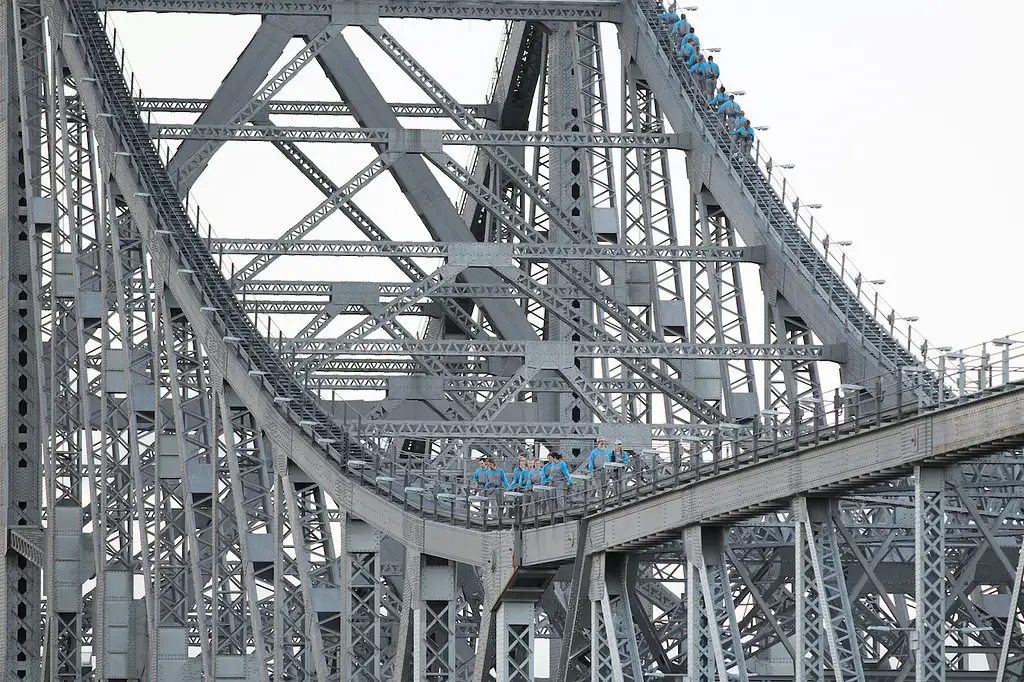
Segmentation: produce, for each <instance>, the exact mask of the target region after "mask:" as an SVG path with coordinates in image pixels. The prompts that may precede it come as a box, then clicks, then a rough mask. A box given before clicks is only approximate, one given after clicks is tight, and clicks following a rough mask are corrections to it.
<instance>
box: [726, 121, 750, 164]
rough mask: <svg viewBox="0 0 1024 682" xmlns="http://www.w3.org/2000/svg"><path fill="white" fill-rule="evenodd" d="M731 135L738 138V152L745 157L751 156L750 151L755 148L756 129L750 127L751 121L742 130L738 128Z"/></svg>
mask: <svg viewBox="0 0 1024 682" xmlns="http://www.w3.org/2000/svg"><path fill="white" fill-rule="evenodd" d="M731 134H732V135H735V136H736V145H737V151H739V153H740V154H742V155H743V156H749V155H750V149H751V148H752V147H753V146H754V129H753V128H752V127H750V121H747V125H745V126H743V127H742V128H736V130H734V131H732V133H731ZM734 154H735V152H734Z"/></svg>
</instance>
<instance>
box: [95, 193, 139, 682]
mask: <svg viewBox="0 0 1024 682" xmlns="http://www.w3.org/2000/svg"><path fill="white" fill-rule="evenodd" d="M107 187H108V188H111V186H110V185H108V186H107ZM105 199H106V201H105V219H106V221H107V226H106V229H107V230H109V232H110V241H109V248H110V254H111V256H112V257H110V259H109V263H108V262H105V261H106V258H107V256H106V254H104V256H103V257H102V260H101V261H100V264H101V267H102V268H103V270H104V272H102V273H101V274H102V296H103V299H104V301H111V302H112V303H113V306H112V307H110V308H109V309H106V310H104V313H105V314H104V318H105V319H104V320H103V321H102V322H101V328H100V340H101V344H100V345H101V349H100V350H101V353H102V355H101V364H100V381H99V388H100V390H99V396H100V400H99V405H100V409H99V418H100V420H101V422H102V423H101V425H100V428H99V429H98V431H99V436H100V438H99V450H100V457H99V461H98V476H97V478H98V483H99V485H98V486H97V487H96V490H95V493H94V494H96V495H98V496H99V498H100V499H99V504H98V506H99V515H98V516H97V517H96V518H95V519H94V526H95V530H94V534H95V535H94V539H95V541H96V543H97V553H98V555H99V556H98V557H97V564H98V567H99V568H98V570H99V573H98V575H97V577H96V591H95V597H94V599H93V603H94V608H95V612H96V622H95V641H94V652H95V655H96V656H97V659H102V660H98V661H97V666H96V674H97V675H100V676H106V677H110V678H115V679H116V678H119V677H131V676H132V675H133V674H135V670H134V668H135V666H134V665H131V666H129V663H128V657H129V656H130V655H131V653H132V652H133V651H134V650H135V648H136V646H137V644H138V643H137V642H136V641H135V638H136V637H137V635H138V634H140V633H136V632H134V631H133V628H132V627H131V624H130V621H129V613H130V608H129V607H130V605H131V602H132V593H133V585H132V583H133V581H134V580H135V576H136V571H138V570H139V568H142V569H143V576H140V577H141V578H142V579H143V580H144V582H145V584H146V585H150V584H152V583H151V580H152V557H153V555H152V553H151V552H150V548H149V540H150V537H149V532H148V531H149V530H150V529H149V527H148V525H147V522H148V519H146V515H145V514H141V513H138V511H137V510H138V509H139V508H141V507H142V506H143V505H142V502H143V501H144V499H145V495H144V494H143V488H149V487H150V486H151V485H152V479H151V478H150V479H149V481H144V480H143V475H142V472H143V471H144V470H147V471H151V470H152V469H151V468H150V467H151V466H152V465H153V461H152V458H153V449H152V447H151V446H150V447H146V448H145V454H146V456H147V460H148V461H147V463H146V464H147V465H148V466H144V465H143V463H142V461H141V460H142V456H143V450H144V446H143V445H142V441H143V439H142V438H141V437H140V436H141V433H143V432H145V433H147V435H148V434H149V433H152V431H153V423H154V421H155V419H156V415H155V412H156V404H155V401H156V387H155V385H154V384H153V381H152V378H151V377H152V371H153V367H152V362H153V350H152V346H151V339H150V334H151V330H152V324H153V319H152V318H153V315H152V311H151V308H150V305H151V304H150V296H151V294H152V289H151V281H150V277H149V272H148V264H147V260H146V255H145V250H144V248H143V246H142V238H141V235H140V234H139V232H138V230H137V229H135V226H134V224H133V223H132V222H131V219H130V217H129V216H127V215H126V214H120V213H119V212H118V210H117V205H118V203H119V202H120V201H121V197H120V196H119V195H116V194H115V193H114V192H113V191H108V192H107V195H106V196H105ZM105 245H106V244H105ZM105 307H106V306H105ZM83 310H84V309H83ZM80 322H81V323H84V322H85V320H80ZM83 340H84V339H83ZM90 395H91V392H90ZM82 399H83V400H91V398H89V399H87V398H85V397H84V395H83V397H82ZM145 440H146V443H147V444H151V443H152V440H150V439H149V438H146V439H145ZM147 483H148V484H149V485H147ZM135 524H138V527H137V528H136V527H134V526H135ZM136 538H137V539H136ZM140 553H141V556H142V559H143V560H142V562H141V566H137V564H136V557H137V556H138V555H139V554H140ZM147 592H148V590H147ZM147 597H148V598H149V599H151V598H152V595H151V594H147ZM149 599H147V601H149ZM152 606H153V605H152V603H150V609H149V611H150V613H152V610H153V609H152Z"/></svg>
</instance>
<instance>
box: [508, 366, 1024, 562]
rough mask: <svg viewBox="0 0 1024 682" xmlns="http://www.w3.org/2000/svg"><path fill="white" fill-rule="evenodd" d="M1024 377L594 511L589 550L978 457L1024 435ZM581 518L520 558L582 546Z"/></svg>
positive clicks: (571, 552) (550, 532) (531, 532)
mask: <svg viewBox="0 0 1024 682" xmlns="http://www.w3.org/2000/svg"><path fill="white" fill-rule="evenodd" d="M1022 389H1024V387H1021V386H1007V387H1005V391H1004V392H1000V393H996V394H993V395H989V396H986V397H980V398H978V399H976V400H973V401H971V402H968V403H965V404H961V405H956V406H951V407H948V408H945V409H942V410H940V411H937V412H933V413H930V414H927V415H922V416H920V417H916V418H913V419H910V420H906V421H903V422H900V423H897V424H893V425H890V426H883V427H881V428H878V429H873V430H869V431H865V432H862V433H859V434H856V435H852V436H848V437H846V438H841V439H839V440H836V441H833V442H828V443H824V444H822V445H819V446H815V447H810V448H805V449H801V450H796V451H793V452H791V453H787V454H784V455H781V456H779V457H775V458H772V459H767V460H761V461H759V462H757V463H751V464H747V465H743V466H739V467H737V468H736V469H735V470H733V471H730V472H728V473H724V474H721V475H718V476H715V477H713V478H705V479H700V480H697V481H693V482H690V483H687V484H684V485H682V486H680V487H678V488H675V489H672V490H668V491H665V492H662V493H659V494H657V495H655V496H652V497H649V498H645V499H641V500H638V501H636V502H633V503H628V504H624V505H622V506H620V507H618V508H614V509H610V510H608V511H605V512H599V513H595V514H592V515H588V519H589V528H588V531H587V534H586V537H585V538H583V539H582V541H583V542H586V551H587V552H588V553H592V552H600V551H604V550H616V549H627V548H631V547H637V546H641V545H649V544H656V543H658V542H661V541H662V540H664V539H666V538H668V537H673V536H677V535H679V533H680V532H681V529H683V528H684V527H686V526H691V525H694V524H698V523H719V522H723V523H724V522H729V521H735V520H738V519H742V518H749V517H752V516H757V515H759V514H762V513H764V512H766V511H768V510H771V509H778V508H783V507H785V506H787V505H788V504H789V500H790V499H791V498H793V497H794V496H797V495H815V494H823V493H829V492H838V491H845V490H852V489H856V488H859V487H862V486H864V485H865V484H867V483H869V482H871V481H874V480H877V479H879V478H888V477H892V476H894V475H899V474H901V473H905V472H907V471H909V470H910V469H911V468H912V467H913V466H915V465H917V464H924V463H941V462H947V461H955V460H962V459H970V458H973V457H979V456H983V455H986V454H990V453H993V452H998V451H1001V450H1004V449H1007V448H1010V447H1015V446H1018V445H1021V444H1024V390H1022ZM578 528H579V523H578V521H576V520H573V521H567V522H564V523H559V524H554V525H551V526H547V527H542V528H531V529H525V530H524V531H523V533H522V539H521V542H522V547H521V563H522V564H523V565H527V566H530V565H540V564H547V563H553V562H562V561H567V560H571V559H572V558H573V557H574V556H575V555H576V545H577V542H580V541H581V540H580V538H578Z"/></svg>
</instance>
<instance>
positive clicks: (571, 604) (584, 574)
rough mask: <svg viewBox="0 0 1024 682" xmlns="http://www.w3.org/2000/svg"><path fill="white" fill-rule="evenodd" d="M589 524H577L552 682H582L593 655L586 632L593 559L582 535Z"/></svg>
mask: <svg viewBox="0 0 1024 682" xmlns="http://www.w3.org/2000/svg"><path fill="white" fill-rule="evenodd" d="M588 527H589V524H588V523H587V519H586V518H584V519H583V520H582V521H580V529H579V534H578V536H577V537H578V540H577V543H576V562H575V564H574V565H573V572H572V582H571V583H570V591H569V598H568V600H567V602H566V605H565V622H564V624H563V626H562V641H561V651H560V652H559V658H558V672H557V676H556V677H555V678H554V679H555V680H556V682H582V681H583V680H584V679H586V677H585V676H589V674H588V673H589V671H590V670H591V669H592V668H593V662H594V653H593V652H592V651H591V648H590V637H589V635H588V634H587V628H588V627H589V626H590V621H591V617H590V613H589V611H590V607H591V600H590V585H591V583H592V582H593V581H594V574H593V570H592V567H593V563H594V562H593V557H592V556H591V555H589V554H587V553H586V544H587V543H586V541H585V538H586V535H587V529H588Z"/></svg>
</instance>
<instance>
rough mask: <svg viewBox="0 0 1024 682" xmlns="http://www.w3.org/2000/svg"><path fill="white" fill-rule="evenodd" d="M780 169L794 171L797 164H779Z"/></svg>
mask: <svg viewBox="0 0 1024 682" xmlns="http://www.w3.org/2000/svg"><path fill="white" fill-rule="evenodd" d="M779 168H782V169H784V170H793V169H794V168H796V164H795V163H780V164H779Z"/></svg>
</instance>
